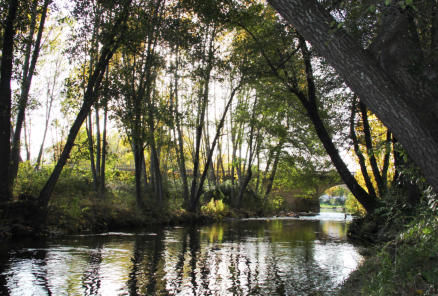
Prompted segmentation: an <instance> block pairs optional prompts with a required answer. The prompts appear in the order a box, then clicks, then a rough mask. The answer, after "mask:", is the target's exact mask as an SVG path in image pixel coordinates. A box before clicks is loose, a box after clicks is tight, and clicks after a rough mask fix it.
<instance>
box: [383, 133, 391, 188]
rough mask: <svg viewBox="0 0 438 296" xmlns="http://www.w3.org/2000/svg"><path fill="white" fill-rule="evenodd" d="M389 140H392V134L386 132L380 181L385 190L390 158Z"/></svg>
mask: <svg viewBox="0 0 438 296" xmlns="http://www.w3.org/2000/svg"><path fill="white" fill-rule="evenodd" d="M391 138H392V134H391V132H390V131H389V130H387V131H386V141H385V156H384V158H383V167H382V181H383V185H384V186H385V188H388V169H389V158H390V157H391Z"/></svg>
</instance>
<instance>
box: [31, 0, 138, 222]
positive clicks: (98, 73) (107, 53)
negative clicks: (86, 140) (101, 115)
mask: <svg viewBox="0 0 438 296" xmlns="http://www.w3.org/2000/svg"><path fill="white" fill-rule="evenodd" d="M131 1H132V0H127V2H126V3H125V6H124V8H123V11H122V12H121V15H120V17H119V18H118V19H117V21H116V22H115V24H114V26H113V28H112V31H111V32H110V33H109V36H108V39H107V42H106V43H105V44H104V46H103V47H102V49H101V54H100V58H99V61H98V63H97V64H96V67H95V69H94V71H93V73H92V75H91V77H90V79H89V81H88V84H87V89H86V91H85V94H84V101H83V103H82V106H81V109H80V110H79V113H78V115H77V116H76V119H75V121H74V123H73V125H72V127H71V129H70V132H69V134H68V137H67V141H66V143H65V146H64V149H63V150H62V153H61V155H60V157H59V160H58V162H57V163H56V165H55V168H54V169H53V172H52V174H51V175H50V177H49V179H48V180H47V182H46V184H45V185H44V187H43V189H42V190H41V192H40V195H39V199H38V204H39V207H40V208H41V210H42V211H43V213H42V215H41V217H40V218H41V221H40V222H41V223H44V221H45V218H46V215H47V206H48V204H49V200H50V197H51V195H52V192H53V190H54V188H55V185H56V182H57V181H58V178H59V176H60V175H61V172H62V169H63V168H64V165H65V163H66V162H67V159H68V157H69V155H70V152H71V150H72V148H73V145H74V141H75V139H76V136H77V134H78V132H79V129H80V128H81V126H82V124H83V122H84V120H85V118H86V117H87V115H88V113H89V112H90V109H91V106H92V105H93V104H94V103H95V102H96V100H97V96H96V91H97V90H98V89H99V86H100V84H101V82H102V79H103V76H104V74H105V70H106V69H107V65H108V63H109V61H110V59H111V57H112V56H113V54H114V52H115V51H116V49H117V47H118V46H119V44H120V42H119V40H118V39H120V38H121V37H120V34H121V32H122V31H123V29H121V28H123V26H122V23H124V22H125V21H126V19H127V16H128V12H129V7H130V6H131V5H130V4H131Z"/></svg>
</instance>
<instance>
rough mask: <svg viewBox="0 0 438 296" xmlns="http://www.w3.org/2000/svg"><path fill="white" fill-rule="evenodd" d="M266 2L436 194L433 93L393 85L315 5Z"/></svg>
mask: <svg viewBox="0 0 438 296" xmlns="http://www.w3.org/2000/svg"><path fill="white" fill-rule="evenodd" d="M269 2H270V3H271V5H272V6H274V8H275V9H276V10H277V11H278V12H280V14H281V15H282V16H283V17H284V18H285V19H286V21H288V22H289V23H290V24H292V25H293V26H294V27H295V28H296V29H297V30H298V31H299V32H300V33H301V34H302V35H303V36H304V37H305V38H306V39H307V40H309V41H310V42H311V43H312V46H313V47H314V48H315V49H316V50H317V51H318V52H319V53H320V54H321V55H322V56H324V57H325V58H326V59H327V61H328V62H329V63H330V64H331V65H332V66H333V67H334V68H335V69H336V70H337V72H338V73H339V74H340V75H341V76H342V77H343V78H344V80H345V81H346V83H347V84H348V86H349V87H350V88H351V89H352V90H353V91H354V92H355V93H356V94H357V95H358V96H359V97H360V99H361V100H362V101H363V102H364V103H365V104H366V105H367V106H368V108H370V110H372V111H373V113H374V114H376V115H377V116H378V118H379V119H380V120H381V121H382V122H383V123H384V124H385V125H386V126H387V127H388V128H389V129H390V130H391V131H392V133H393V134H394V135H395V136H396V137H397V139H398V140H399V141H400V143H401V144H402V145H403V147H404V148H405V149H406V151H407V152H408V154H409V156H410V157H411V158H412V159H413V160H414V162H415V163H416V164H417V165H418V166H419V167H420V168H421V169H422V171H423V173H424V175H425V177H426V180H427V181H428V182H429V183H430V185H432V187H433V188H434V190H435V191H436V192H437V191H438V120H437V118H438V116H437V113H436V110H437V107H436V100H435V98H434V95H433V91H430V88H429V87H427V86H425V87H424V88H423V89H421V90H409V87H410V85H403V83H397V82H395V81H394V80H393V77H391V75H390V74H388V73H386V72H385V70H384V69H383V68H382V67H381V66H380V65H379V63H378V61H377V60H376V58H374V57H373V56H372V55H371V54H369V53H368V52H366V51H365V50H364V49H363V48H362V47H361V46H360V44H359V43H358V42H357V41H356V40H354V39H353V38H352V37H351V36H350V35H349V34H348V33H347V32H346V31H345V30H343V29H342V28H340V29H337V30H333V28H335V27H336V24H337V23H336V20H335V19H334V18H333V17H332V16H331V15H330V14H329V13H328V12H326V11H325V10H324V9H323V8H322V7H321V6H320V5H319V4H318V2H317V1H316V0H287V1H286V0H269ZM330 24H335V25H334V26H331V25H330ZM417 91H418V92H417ZM412 93H415V95H412Z"/></svg>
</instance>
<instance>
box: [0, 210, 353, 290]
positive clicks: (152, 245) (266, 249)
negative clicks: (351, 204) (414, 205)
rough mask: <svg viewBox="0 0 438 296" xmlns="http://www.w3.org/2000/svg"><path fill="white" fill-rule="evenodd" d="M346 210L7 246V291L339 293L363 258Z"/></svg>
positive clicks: (1, 283) (1, 280)
mask: <svg viewBox="0 0 438 296" xmlns="http://www.w3.org/2000/svg"><path fill="white" fill-rule="evenodd" d="M348 220H349V219H347V221H346V220H344V214H342V213H321V214H320V215H318V216H315V217H303V218H265V219H243V220H235V221H226V222H222V223H218V224H213V225H207V226H192V227H156V228H151V229H148V230H146V231H140V232H109V233H104V234H98V235H76V236H68V237H63V238H56V239H47V240H45V241H20V242H14V243H8V244H3V245H2V246H0V252H1V253H0V287H1V288H0V295H14V296H15V295H17V296H18V295H20V296H23V295H37V296H39V295H103V296H107V295H333V293H334V291H335V290H336V288H337V287H338V286H339V285H340V284H341V283H342V281H343V280H344V279H346V278H347V277H348V275H349V274H350V273H351V272H352V271H353V270H355V269H356V267H357V266H358V264H359V263H360V262H361V260H362V256H361V255H360V254H359V253H358V250H357V248H356V247H355V246H353V245H352V244H350V243H349V242H347V240H346V232H347V228H348V223H349V222H348Z"/></svg>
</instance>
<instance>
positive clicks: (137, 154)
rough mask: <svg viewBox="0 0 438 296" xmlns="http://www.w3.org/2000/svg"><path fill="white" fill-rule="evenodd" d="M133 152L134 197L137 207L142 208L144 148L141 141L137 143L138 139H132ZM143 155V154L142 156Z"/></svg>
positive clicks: (143, 206)
mask: <svg viewBox="0 0 438 296" xmlns="http://www.w3.org/2000/svg"><path fill="white" fill-rule="evenodd" d="M132 146H133V150H134V151H133V152H134V165H135V198H136V201H137V206H138V208H139V209H141V210H144V208H145V205H144V201H143V194H142V193H143V191H142V186H141V184H142V182H141V176H142V159H143V158H144V150H143V145H142V143H139V141H138V139H134V144H133V145H132ZM142 155H143V156H142Z"/></svg>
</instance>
